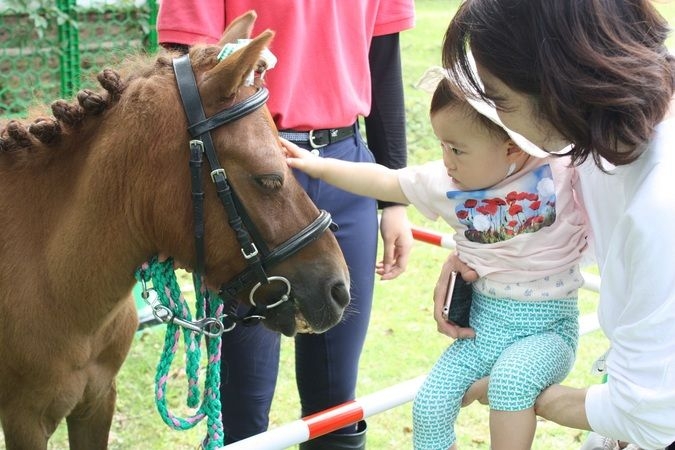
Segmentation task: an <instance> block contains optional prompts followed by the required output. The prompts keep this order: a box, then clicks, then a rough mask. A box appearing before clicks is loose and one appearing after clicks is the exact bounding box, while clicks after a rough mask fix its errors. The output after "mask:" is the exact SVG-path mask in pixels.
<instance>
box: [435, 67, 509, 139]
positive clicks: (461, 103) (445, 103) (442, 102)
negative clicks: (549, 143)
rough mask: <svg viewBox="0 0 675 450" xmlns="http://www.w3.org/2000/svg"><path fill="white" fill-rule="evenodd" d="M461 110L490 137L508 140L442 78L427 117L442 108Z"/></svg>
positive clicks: (503, 132)
mask: <svg viewBox="0 0 675 450" xmlns="http://www.w3.org/2000/svg"><path fill="white" fill-rule="evenodd" d="M457 107H459V108H463V109H464V110H465V111H467V114H471V116H472V117H473V118H474V119H475V120H477V121H478V122H479V123H480V125H481V126H482V127H483V128H485V129H486V130H487V131H489V132H490V133H491V134H492V135H494V136H496V137H498V138H503V139H504V141H507V140H509V139H510V137H509V135H508V133H507V132H506V130H504V128H502V127H500V126H499V125H497V124H496V123H494V122H493V121H492V120H490V119H488V118H487V117H485V116H484V115H482V114H480V113H479V112H478V111H476V110H475V109H474V108H473V107H472V106H471V105H470V104H469V102H467V101H466V99H465V98H464V97H462V96H461V94H458V92H457V88H456V87H455V86H454V85H453V83H452V82H451V81H450V79H448V78H447V77H443V78H442V79H441V80H440V81H439V82H438V85H437V86H436V89H435V90H434V93H433V95H432V96H431V105H430V107H429V115H433V114H435V113H437V112H438V111H440V110H442V109H444V108H457Z"/></svg>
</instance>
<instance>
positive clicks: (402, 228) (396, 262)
mask: <svg viewBox="0 0 675 450" xmlns="http://www.w3.org/2000/svg"><path fill="white" fill-rule="evenodd" d="M380 234H381V235H382V244H383V249H382V261H380V262H378V263H377V265H376V266H375V273H377V274H378V275H379V276H380V279H382V280H392V279H394V278H396V277H397V276H399V275H401V274H402V273H403V272H405V269H406V267H407V266H408V256H409V255H410V251H411V250H412V246H413V237H412V231H410V222H408V214H407V211H406V207H405V206H403V205H392V206H388V207H386V208H384V209H383V210H382V217H381V219H380Z"/></svg>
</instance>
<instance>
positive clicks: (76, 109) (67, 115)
mask: <svg viewBox="0 0 675 450" xmlns="http://www.w3.org/2000/svg"><path fill="white" fill-rule="evenodd" d="M120 73H126V74H128V75H126V76H125V77H123V76H122V75H120ZM158 75H159V76H166V77H169V76H173V71H172V66H171V59H170V58H169V57H167V56H166V55H160V56H158V57H157V58H156V59H149V58H147V56H140V55H139V56H132V57H129V58H127V60H126V61H125V62H124V63H123V64H122V65H121V66H120V70H119V71H117V70H113V69H109V68H106V69H104V70H103V71H101V72H100V73H99V74H98V76H97V79H98V82H99V84H100V86H101V87H102V88H103V90H102V91H99V92H94V91H92V90H90V89H83V90H81V91H79V92H78V93H77V95H76V97H75V100H74V101H71V102H68V101H66V100H62V99H61V100H56V101H55V102H53V103H52V104H51V113H52V116H51V117H49V116H47V115H46V114H45V113H46V111H45V110H46V107H45V106H42V107H37V108H35V109H33V110H31V111H30V112H29V115H28V118H27V119H25V120H23V121H19V120H10V121H9V122H7V123H5V124H2V123H0V163H2V164H13V163H17V162H21V163H36V162H38V161H43V160H45V158H40V157H39V156H40V155H43V156H44V157H47V159H48V158H49V157H51V156H52V155H53V154H54V152H53V151H50V150H55V149H57V148H59V149H61V148H63V149H66V148H80V147H83V144H84V140H86V138H87V135H89V134H90V133H89V130H95V129H96V127H97V125H98V123H100V121H101V120H106V119H104V118H106V117H109V116H107V115H105V114H103V113H104V112H105V111H107V110H110V109H111V107H112V106H113V105H116V104H118V103H119V102H120V101H121V100H122V99H123V98H124V92H125V90H126V89H127V87H128V86H129V84H130V83H132V82H133V81H134V80H137V79H143V78H150V77H153V76H158Z"/></svg>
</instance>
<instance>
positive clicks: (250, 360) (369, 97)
mask: <svg viewBox="0 0 675 450" xmlns="http://www.w3.org/2000/svg"><path fill="white" fill-rule="evenodd" d="M249 10H254V11H255V12H256V14H257V20H256V23H255V29H254V34H256V33H258V32H260V31H262V30H264V29H267V28H269V29H272V30H274V31H275V33H276V35H275V37H274V40H273V42H272V44H271V47H270V49H271V51H272V52H273V53H274V54H275V55H276V56H277V57H278V63H277V65H276V67H275V68H274V70H271V71H268V73H267V74H266V84H267V86H268V87H269V90H270V98H269V101H268V103H267V107H268V108H269V110H270V112H271V114H272V116H273V118H274V121H275V123H276V126H277V128H278V129H279V130H280V131H279V135H280V136H282V137H285V138H287V139H289V140H291V141H293V142H295V143H297V144H298V145H301V146H303V147H305V148H307V149H310V150H311V151H312V152H314V153H315V154H317V155H320V156H330V157H334V158H339V159H344V160H347V161H355V162H372V161H377V162H379V163H381V164H384V165H386V166H388V167H391V168H394V169H396V168H400V167H404V166H405V165H406V158H407V149H406V139H405V110H404V98H403V84H402V75H401V60H400V45H399V32H401V31H403V30H405V29H408V28H411V27H412V26H413V25H414V4H413V0H355V1H330V2H317V1H307V0H162V2H161V3H160V9H159V15H158V20H157V30H158V34H159V41H160V43H161V45H163V46H164V47H166V48H169V49H182V50H186V49H187V48H188V47H189V46H191V45H194V44H198V43H200V42H208V43H215V42H217V41H218V40H219V39H220V37H221V35H222V33H223V31H224V29H225V27H226V26H227V24H228V23H229V22H230V21H231V20H233V19H235V18H236V17H238V16H239V15H241V14H243V13H246V12H247V11H249ZM359 117H365V120H364V123H365V132H366V135H367V142H368V144H367V145H366V143H365V142H364V140H363V139H362V137H361V133H360V129H359V125H358V122H359ZM297 178H298V180H299V181H300V183H301V184H302V185H303V186H304V188H305V190H306V191H307V193H308V194H309V196H310V197H311V198H312V200H313V201H314V202H315V203H316V205H317V206H318V207H319V208H321V209H325V210H327V211H329V212H330V213H331V215H332V217H333V220H334V221H335V222H336V223H337V224H338V226H339V230H338V231H337V232H336V233H335V235H336V237H337V239H338V242H339V244H340V247H341V249H342V251H343V253H344V255H345V259H346V261H347V265H348V267H349V269H350V276H351V298H352V300H351V304H350V306H349V309H350V312H348V313H347V314H346V315H345V318H344V319H343V321H342V322H341V323H340V324H338V325H337V326H336V327H334V328H332V329H331V330H329V331H327V332H326V333H323V334H303V335H298V336H296V338H295V358H296V381H297V387H298V390H299V394H300V402H301V414H302V416H306V415H309V414H312V413H316V412H318V411H322V410H324V409H326V408H329V407H332V406H334V405H337V404H340V403H343V402H346V401H349V400H352V399H354V398H355V389H356V381H357V373H358V365H359V358H360V355H361V350H362V347H363V344H364V340H365V336H366V330H367V328H368V322H369V318H370V311H371V305H372V299H373V288H374V276H375V273H377V274H379V275H380V276H381V278H382V279H392V278H395V277H396V276H398V274H400V273H401V272H403V271H404V270H405V268H406V264H407V260H408V255H409V252H410V250H411V248H412V233H411V231H410V226H409V223H408V220H407V215H406V210H405V206H403V205H397V204H393V203H381V204H380V205H379V207H380V208H381V210H382V211H381V221H380V225H379V228H380V232H381V235H382V240H383V246H384V248H383V251H382V252H383V260H382V261H380V262H377V263H376V252H377V240H378V236H377V230H378V217H377V210H378V205H377V203H376V202H375V201H374V200H372V199H370V198H367V197H362V196H357V195H353V194H350V193H348V192H345V191H343V190H340V189H336V188H334V187H332V186H330V185H328V184H326V183H323V182H321V181H319V180H315V179H312V178H310V177H307V176H306V175H304V174H301V173H298V174H297ZM222 349H223V350H222V363H221V364H222V376H221V380H222V384H221V396H222V405H223V407H222V411H223V425H224V429H225V432H226V434H227V436H226V439H227V442H234V441H237V440H241V439H243V438H246V437H248V436H251V435H254V434H257V433H260V432H262V431H264V430H266V429H267V426H268V414H269V410H270V406H271V403H272V397H273V394H274V389H275V385H276V379H277V374H278V368H279V349H280V336H279V334H277V333H272V332H270V331H269V330H267V329H266V328H264V327H262V326H257V327H250V328H246V327H236V328H235V329H234V330H233V331H232V332H229V333H225V334H224V335H223V344H222ZM365 428H366V425H365V422H363V421H362V422H360V423H359V424H357V425H355V426H350V427H346V428H343V429H340V430H337V431H335V432H333V433H331V434H328V435H325V436H322V437H319V438H318V439H315V440H313V441H309V442H306V443H303V444H301V446H300V448H301V449H303V450H309V449H326V450H329V449H362V448H364V447H365V440H366V437H365Z"/></svg>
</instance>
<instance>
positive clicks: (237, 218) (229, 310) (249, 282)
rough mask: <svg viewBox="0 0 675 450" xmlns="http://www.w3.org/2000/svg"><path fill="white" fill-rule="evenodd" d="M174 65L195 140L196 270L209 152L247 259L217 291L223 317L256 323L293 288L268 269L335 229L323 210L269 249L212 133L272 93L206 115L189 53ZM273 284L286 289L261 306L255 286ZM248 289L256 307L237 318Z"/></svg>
mask: <svg viewBox="0 0 675 450" xmlns="http://www.w3.org/2000/svg"><path fill="white" fill-rule="evenodd" d="M173 68H174V72H175V74H176V81H177V83H178V91H179V93H180V97H181V100H182V102H183V109H184V110H185V115H186V116H187V120H188V132H189V133H190V136H192V138H193V139H192V140H191V141H190V172H191V179H192V203H193V212H194V228H195V247H196V254H197V261H196V266H195V268H194V274H195V275H196V276H201V275H204V266H205V261H204V260H205V256H204V255H205V252H204V190H203V180H202V178H203V176H202V175H203V173H202V157H203V155H206V159H207V161H208V163H209V165H210V168H211V180H212V181H213V183H214V184H215V187H216V192H217V194H218V198H219V199H220V201H221V203H222V204H223V207H224V208H225V212H226V214H227V217H228V221H229V224H230V227H231V228H232V230H233V231H234V233H235V235H236V238H237V241H238V242H239V246H240V247H241V254H242V255H243V257H244V259H245V260H246V263H247V266H246V268H245V269H244V270H243V271H242V272H241V273H239V274H238V275H236V276H235V277H234V278H233V279H231V280H230V281H227V282H225V283H223V284H222V285H221V287H220V290H219V292H218V295H219V296H220V297H221V298H222V299H223V301H224V302H225V311H226V312H225V316H226V318H229V319H230V320H231V321H232V322H233V324H232V325H231V326H232V327H233V326H234V325H235V324H236V323H239V322H240V323H243V324H245V325H253V324H256V323H258V322H259V321H260V320H262V319H264V318H265V311H266V310H267V309H269V308H273V307H275V306H278V305H280V304H281V303H283V302H284V301H286V300H288V298H289V295H290V292H291V283H290V282H289V281H288V280H287V279H286V278H284V277H281V276H268V275H267V272H266V269H269V268H270V267H272V266H274V265H275V264H277V263H279V262H281V261H283V260H284V259H286V258H288V257H289V256H291V255H293V254H294V253H296V252H297V251H299V250H300V249H302V248H303V247H305V246H306V245H308V244H309V243H311V242H313V241H314V240H316V239H317V238H318V237H319V236H320V235H321V234H322V233H323V232H324V231H326V230H327V229H328V228H331V229H333V227H334V224H333V221H332V219H331V216H330V214H329V213H328V212H326V211H323V210H322V211H321V212H320V213H319V216H318V217H317V218H316V219H315V220H314V221H313V222H312V223H310V224H309V225H308V226H307V227H305V228H304V229H302V230H300V231H299V232H298V233H297V234H295V235H294V236H292V237H291V238H290V239H288V240H287V241H286V242H284V243H283V244H281V245H280V246H278V247H276V248H275V249H273V250H270V249H269V248H268V247H267V244H266V243H265V241H264V240H263V239H262V237H261V235H260V233H259V231H258V229H257V228H256V226H255V224H253V222H252V221H251V219H250V217H249V215H248V214H247V212H246V209H245V208H244V206H243V205H242V203H241V202H240V201H239V199H238V198H237V196H236V195H235V193H234V191H233V189H232V187H231V186H230V183H229V181H228V178H227V174H226V173H225V169H223V167H222V166H221V165H220V163H219V162H218V156H217V154H216V151H215V148H214V146H213V140H212V139H211V133H210V132H211V130H213V129H214V128H217V127H219V126H221V125H224V124H226V123H229V122H233V121H235V120H237V119H240V118H241V117H244V116H245V115H247V114H249V113H251V112H253V111H255V110H257V109H258V108H260V107H261V106H263V105H264V104H265V102H266V101H267V98H268V96H269V92H268V91H267V89H266V88H265V87H260V88H259V89H258V90H257V91H256V92H255V93H254V94H253V95H251V96H250V97H248V98H246V99H245V100H243V101H241V102H240V103H237V104H235V105H234V106H231V107H229V108H225V109H223V110H222V111H219V112H217V113H216V114H214V115H213V116H211V117H208V118H207V117H206V115H205V113H204V108H203V107H202V102H201V97H200V96H199V90H198V89H197V82H196V80H195V76H194V73H193V71H192V65H191V64H190V57H189V55H188V54H185V55H183V56H180V57H178V58H175V59H174V60H173ZM271 282H278V283H282V284H284V285H285V287H286V293H285V294H283V295H281V296H280V297H279V299H278V300H277V301H275V302H273V303H271V304H269V305H262V304H257V303H256V302H255V300H254V296H255V293H256V291H257V289H258V288H259V287H261V286H262V285H265V284H269V283H271ZM247 287H251V290H250V292H249V301H250V303H251V305H253V306H252V308H251V309H250V310H249V311H248V313H246V314H245V315H243V316H238V315H236V309H237V308H236V306H237V301H236V296H237V295H238V294H240V293H241V292H242V291H244V290H245V289H246V288H247Z"/></svg>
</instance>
